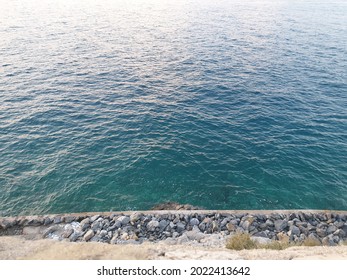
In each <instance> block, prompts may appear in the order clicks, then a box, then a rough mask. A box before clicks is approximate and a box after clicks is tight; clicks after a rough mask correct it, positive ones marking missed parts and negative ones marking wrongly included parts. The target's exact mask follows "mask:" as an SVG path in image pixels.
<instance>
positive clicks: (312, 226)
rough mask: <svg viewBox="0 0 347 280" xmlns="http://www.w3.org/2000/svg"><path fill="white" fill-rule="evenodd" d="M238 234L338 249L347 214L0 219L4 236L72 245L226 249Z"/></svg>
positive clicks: (126, 214) (239, 213)
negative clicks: (149, 244)
mask: <svg viewBox="0 0 347 280" xmlns="http://www.w3.org/2000/svg"><path fill="white" fill-rule="evenodd" d="M235 233H248V234H250V235H251V236H252V238H253V239H256V240H258V241H259V242H270V241H271V240H283V239H286V240H288V241H289V242H295V243H300V242H303V241H305V240H306V239H310V240H314V241H316V242H318V243H320V244H322V245H325V246H336V245H339V244H343V243H344V242H346V240H347V212H338V211H335V212H331V211H325V212H323V211H247V212H246V211H206V210H170V211H167V210H156V211H143V212H123V213H121V212H115V213H80V214H64V215H45V216H25V217H8V218H6V217H4V218H0V235H3V236H4V235H7V236H8V235H27V236H31V237H32V238H34V239H39V238H45V239H56V240H61V241H69V242H93V241H94V242H103V243H110V244H141V243H143V242H158V241H163V242H166V243H167V244H170V245H174V244H185V243H190V244H191V243H193V244H197V245H202V246H204V245H206V246H211V245H212V244H216V245H221V246H223V244H225V241H226V239H227V238H229V237H230V236H231V235H233V234H235Z"/></svg>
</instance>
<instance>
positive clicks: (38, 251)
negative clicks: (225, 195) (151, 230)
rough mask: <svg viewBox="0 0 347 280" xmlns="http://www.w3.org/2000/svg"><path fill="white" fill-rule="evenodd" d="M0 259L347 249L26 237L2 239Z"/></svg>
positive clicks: (321, 253)
mask: <svg viewBox="0 0 347 280" xmlns="http://www.w3.org/2000/svg"><path fill="white" fill-rule="evenodd" d="M0 259H1V260H6V259H12V260H14V259H30V260H52V259H54V260H73V259H82V260H105V259H108V260H111V259H118V260H121V259H126V260H148V259H155V260H157V259H158V260H159V259H172V260H182V259H211V260H212V259H221V260H237V259H244V260H250V259H256V260H260V259H268V260H281V259H284V260H291V259H310V260H313V259H334V260H337V259H346V260H347V246H338V247H291V248H288V249H286V250H283V251H274V250H264V249H261V250H243V251H233V250H228V249H224V248H205V247H198V246H182V245H167V244H163V243H157V244H154V243H144V244H141V245H109V244H101V243H93V242H90V243H69V242H60V241H54V240H26V239H25V238H23V236H16V237H15V236H2V237H0Z"/></svg>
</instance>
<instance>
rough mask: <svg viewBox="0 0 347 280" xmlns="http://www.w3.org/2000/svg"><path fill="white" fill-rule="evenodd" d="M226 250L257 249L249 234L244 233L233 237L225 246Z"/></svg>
mask: <svg viewBox="0 0 347 280" xmlns="http://www.w3.org/2000/svg"><path fill="white" fill-rule="evenodd" d="M226 248H227V249H231V250H237V251H240V250H243V249H246V250H249V249H256V248H257V242H255V241H253V240H252V239H251V237H250V235H249V234H246V233H238V234H235V235H233V236H232V237H231V238H230V239H229V240H228V242H227V244H226Z"/></svg>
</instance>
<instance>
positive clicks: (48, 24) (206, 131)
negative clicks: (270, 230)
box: [0, 0, 347, 215]
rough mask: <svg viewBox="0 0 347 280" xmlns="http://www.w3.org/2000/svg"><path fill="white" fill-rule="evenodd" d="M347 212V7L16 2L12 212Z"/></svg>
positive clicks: (3, 104)
mask: <svg viewBox="0 0 347 280" xmlns="http://www.w3.org/2000/svg"><path fill="white" fill-rule="evenodd" d="M164 201H176V202H179V203H190V204H193V205H196V206H200V207H204V208H207V209H285V208H287V209H293V208H310V209H315V208H319V209H342V210H347V2H346V1H334V0H332V1H330V0H329V1H328V0H320V1H295V0H294V1H293V0H277V1H275V0H274V1H262V0H259V1H251V0H242V1H241V0H217V1H207V0H186V1H166V0H137V1H135V0H133V1H131V0H119V1H117V0H114V1H111V0H100V1H99V0H98V1H96V0H95V1H94V0H90V1H86V0H83V1H82V0H71V1H70V0H69V1H68V0H60V1H56V0H54V1H53V0H42V1H34V0H27V1H18V0H15V1H1V0H0V215H15V214H42V213H58V212H81V211H110V210H130V209H132V210H133V209H142V210H145V209H149V208H151V207H152V206H153V205H155V204H157V203H160V202H164Z"/></svg>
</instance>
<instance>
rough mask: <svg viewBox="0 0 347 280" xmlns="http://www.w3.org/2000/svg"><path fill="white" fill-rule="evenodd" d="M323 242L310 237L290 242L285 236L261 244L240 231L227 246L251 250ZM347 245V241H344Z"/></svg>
mask: <svg viewBox="0 0 347 280" xmlns="http://www.w3.org/2000/svg"><path fill="white" fill-rule="evenodd" d="M321 245H322V244H321V242H320V241H319V240H317V239H312V238H308V239H306V240H305V241H303V242H301V243H294V242H289V238H283V239H281V240H279V241H271V242H270V243H268V244H260V243H258V242H256V241H253V240H252V239H251V236H250V235H249V234H246V233H238V234H235V235H233V236H232V237H230V239H229V240H228V241H227V244H226V248H227V249H231V250H243V249H246V250H249V249H269V250H285V249H287V248H289V247H293V246H310V247H313V246H321ZM343 245H347V241H345V243H343Z"/></svg>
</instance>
